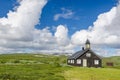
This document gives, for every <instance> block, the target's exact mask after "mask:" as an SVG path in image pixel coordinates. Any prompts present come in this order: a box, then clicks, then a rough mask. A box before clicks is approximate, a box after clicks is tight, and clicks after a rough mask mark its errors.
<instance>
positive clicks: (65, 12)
mask: <svg viewBox="0 0 120 80" xmlns="http://www.w3.org/2000/svg"><path fill="white" fill-rule="evenodd" d="M61 10H62V13H58V14H55V16H54V20H55V21H57V20H59V19H60V18H64V19H70V18H72V17H73V15H74V12H72V11H71V10H68V9H65V8H61Z"/></svg>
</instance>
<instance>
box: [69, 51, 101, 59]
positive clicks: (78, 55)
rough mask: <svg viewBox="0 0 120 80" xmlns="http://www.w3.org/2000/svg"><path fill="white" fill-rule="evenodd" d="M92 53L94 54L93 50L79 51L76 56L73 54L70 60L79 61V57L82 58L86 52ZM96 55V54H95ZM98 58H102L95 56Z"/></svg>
mask: <svg viewBox="0 0 120 80" xmlns="http://www.w3.org/2000/svg"><path fill="white" fill-rule="evenodd" d="M88 51H90V52H92V53H94V52H93V51H92V50H91V49H85V50H81V51H78V52H76V53H75V54H73V55H72V56H70V57H69V58H68V59H77V58H78V57H80V56H81V55H83V54H84V53H86V52H88ZM94 54H95V53H94ZM95 55H96V56H97V57H99V58H101V57H100V56H98V55H97V54H95Z"/></svg>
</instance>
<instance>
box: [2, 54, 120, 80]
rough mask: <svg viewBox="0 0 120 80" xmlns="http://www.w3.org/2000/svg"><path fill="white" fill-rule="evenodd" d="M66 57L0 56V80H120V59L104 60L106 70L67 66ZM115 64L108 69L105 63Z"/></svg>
mask: <svg viewBox="0 0 120 80" xmlns="http://www.w3.org/2000/svg"><path fill="white" fill-rule="evenodd" d="M66 58H67V57H66V56H64V55H60V56H54V55H43V54H2V55H0V80H119V79H120V76H119V75H120V57H110V58H104V59H103V67H104V68H80V67H73V66H68V65H66ZM107 61H112V62H114V64H115V65H114V67H112V68H108V67H107V66H106V65H105V62H107Z"/></svg>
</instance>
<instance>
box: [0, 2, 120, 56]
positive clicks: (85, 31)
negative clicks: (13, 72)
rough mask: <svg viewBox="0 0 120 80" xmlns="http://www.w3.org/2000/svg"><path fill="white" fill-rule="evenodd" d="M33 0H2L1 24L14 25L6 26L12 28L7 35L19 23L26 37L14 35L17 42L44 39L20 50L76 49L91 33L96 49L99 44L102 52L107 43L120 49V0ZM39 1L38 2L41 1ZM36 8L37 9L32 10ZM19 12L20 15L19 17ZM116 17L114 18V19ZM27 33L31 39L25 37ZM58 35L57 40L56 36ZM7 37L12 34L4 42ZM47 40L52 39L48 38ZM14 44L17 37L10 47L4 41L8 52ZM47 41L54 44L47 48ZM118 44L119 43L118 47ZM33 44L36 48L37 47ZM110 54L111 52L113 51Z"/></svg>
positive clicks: (0, 7) (112, 48)
mask: <svg viewBox="0 0 120 80" xmlns="http://www.w3.org/2000/svg"><path fill="white" fill-rule="evenodd" d="M32 1H33V0H32ZM30 2H31V1H30V0H26V1H25V0H18V1H17V0H0V24H1V26H0V27H1V29H2V28H3V26H7V25H10V26H9V28H10V27H11V28H10V29H8V28H5V27H4V28H5V29H3V30H5V31H7V32H8V33H5V34H4V36H7V35H8V36H10V33H9V31H12V29H13V27H18V29H21V31H23V33H24V35H19V36H20V37H21V36H22V37H21V38H22V39H21V38H20V39H16V37H14V36H13V37H14V38H12V39H13V40H16V41H15V42H16V43H19V44H20V42H19V41H21V42H23V43H22V44H24V40H27V39H30V40H27V41H30V42H32V44H34V41H36V42H39V41H41V42H39V44H40V45H41V43H44V44H42V45H41V46H39V47H38V46H37V47H36V46H35V45H36V44H34V46H29V47H27V46H26V45H25V44H24V45H22V44H20V45H21V46H18V48H17V50H18V52H22V51H21V50H23V51H33V52H34V51H38V50H37V49H39V50H41V51H44V50H47V51H51V50H56V51H59V50H62V51H65V50H66V49H68V47H69V49H68V51H70V50H76V49H79V46H83V43H84V42H85V40H86V38H88V36H90V40H91V42H92V43H93V46H94V49H96V47H97V48H98V52H100V50H101V49H102V50H103V48H102V47H107V48H105V50H108V51H110V52H113V51H116V50H117V51H119V46H118V45H116V41H117V40H118V39H119V35H118V34H117V33H116V32H119V28H118V26H117V25H118V23H117V21H116V20H119V18H117V19H115V16H117V15H118V14H119V4H118V0H35V1H33V4H31V3H30ZM36 2H38V4H37V3H36ZM28 5H31V6H28ZM35 5H36V6H37V7H36V6H35ZM21 6H24V7H21ZM19 7H20V10H19ZM114 7H115V8H114ZM22 8H24V9H25V10H26V11H24V9H23V11H22ZM30 9H31V10H30ZM32 10H33V11H35V12H31V11H32ZM9 11H10V12H9ZM19 11H20V12H19ZM24 12H26V13H27V12H28V14H30V15H28V16H29V17H26V16H27V14H26V13H24ZM38 12H39V14H38ZM117 12H118V13H117ZM14 13H15V14H14ZM19 13H20V14H19ZM16 15H18V16H17V17H16ZM24 15H25V16H24ZM110 15H111V16H110ZM14 16H15V17H14ZM19 16H20V17H21V18H22V17H23V16H24V17H23V18H22V19H23V22H22V20H21V19H20V17H19ZM34 16H35V17H34ZM3 17H5V19H3ZM29 18H30V19H29ZM6 19H7V20H8V21H7V20H6ZM17 19H18V20H17ZM24 19H25V21H24ZM112 20H114V21H113V22H111V21H112ZM11 21H13V22H11ZM24 22H27V23H28V24H29V23H30V24H31V25H29V26H31V27H29V26H28V25H27V24H25V23H24ZM18 24H19V25H18ZM113 24H114V25H116V26H114V27H116V28H118V31H115V30H114V29H113ZM20 25H21V26H20ZM90 26H91V28H90ZM107 26H110V27H107ZM20 27H21V28H20ZM32 28H34V30H35V33H34V32H29V31H27V30H31V29H32ZM99 28H100V29H99ZM18 29H17V30H18ZM15 30H16V29H15ZM34 30H31V31H34ZM36 30H38V33H39V36H38V34H37V35H36ZM111 30H113V31H111ZM21 31H20V32H21ZM100 31H101V32H100ZM107 32H108V33H107ZM2 33H4V32H2ZM12 33H13V32H12ZM14 33H16V35H15V36H17V34H19V33H17V32H14ZM33 33H34V34H33ZM41 33H43V34H41ZM101 33H105V35H100V34H101ZM1 35H2V34H1ZM26 35H27V39H26V38H24V37H26ZM30 35H31V36H32V38H33V36H35V37H36V36H37V38H38V37H39V39H34V38H33V39H31V37H28V36H30ZM41 35H45V36H47V37H41ZM99 35H100V36H99ZM2 36H3V35H2ZM96 36H97V37H96ZM98 36H99V38H98ZM41 38H42V39H44V38H45V40H43V42H42V39H41ZM54 38H55V39H56V40H52V39H54ZM102 38H103V39H102ZM7 39H8V37H7V38H1V40H4V42H5V41H6V43H7V41H9V40H7ZM23 39H24V40H23ZM32 40H33V41H32ZM47 40H49V41H48V42H45V41H47ZM102 40H103V41H102ZM10 41H11V39H10ZM28 43H29V42H28ZM60 43H64V45H63V44H60ZM67 43H68V44H67ZM14 44H15V43H14V41H13V42H11V44H10V45H9V47H8V46H7V47H6V44H1V49H3V48H5V50H8V48H9V49H10V51H9V50H8V52H11V50H13V51H14V48H13V46H14ZM65 44H66V45H65ZM43 45H48V46H53V45H54V48H47V47H48V46H47V47H43ZM101 45H102V47H101ZM116 46H118V47H117V48H116ZM20 47H21V48H20ZM23 47H25V49H23ZM55 47H58V48H55ZM33 48H35V50H34V49H33ZM19 49H20V50H19ZM111 50H112V51H111ZM15 51H16V50H15ZM117 54H119V53H117ZM109 55H111V53H110V54H109Z"/></svg>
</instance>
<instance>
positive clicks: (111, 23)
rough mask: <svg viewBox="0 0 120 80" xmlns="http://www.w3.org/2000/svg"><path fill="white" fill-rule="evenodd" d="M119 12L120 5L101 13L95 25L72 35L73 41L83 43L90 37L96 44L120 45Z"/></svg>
mask: <svg viewBox="0 0 120 80" xmlns="http://www.w3.org/2000/svg"><path fill="white" fill-rule="evenodd" d="M119 14H120V5H118V6H117V7H113V8H112V9H111V10H110V11H109V12H106V13H102V14H100V15H99V16H98V18H97V20H96V21H95V22H94V23H93V26H90V27H89V28H88V29H87V30H80V31H77V32H76V33H75V34H73V35H72V39H71V40H72V43H73V44H83V42H84V41H85V39H87V38H89V39H90V40H91V42H92V43H94V44H104V45H108V46H111V47H115V45H116V46H117V45H120V42H119V40H120V34H119V31H120V27H119V26H120V23H119V21H120V15H119ZM88 36H89V37H88ZM119 47H120V46H119Z"/></svg>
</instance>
